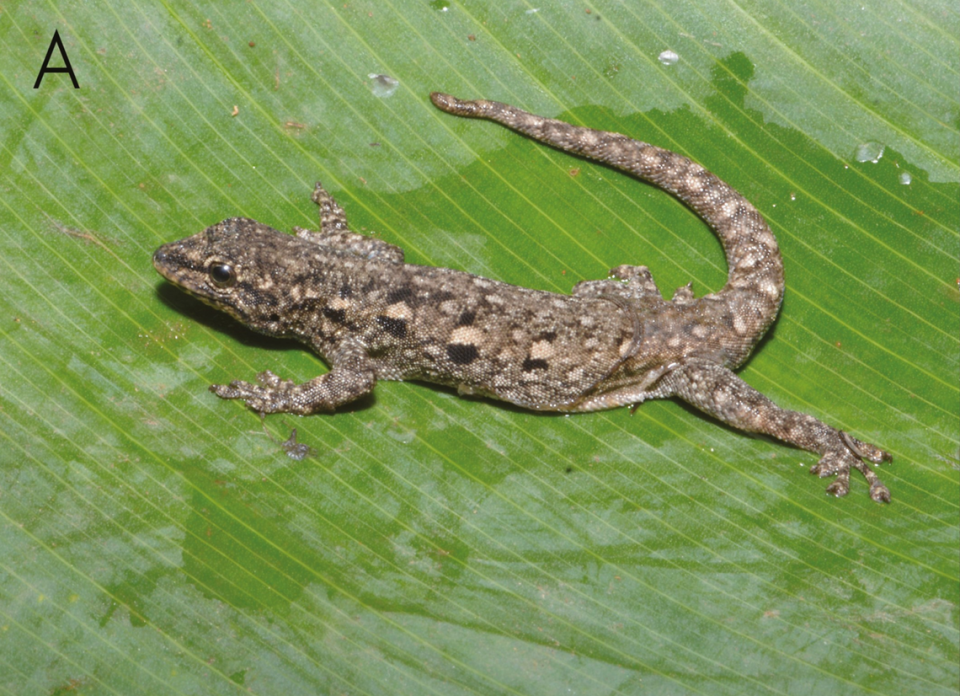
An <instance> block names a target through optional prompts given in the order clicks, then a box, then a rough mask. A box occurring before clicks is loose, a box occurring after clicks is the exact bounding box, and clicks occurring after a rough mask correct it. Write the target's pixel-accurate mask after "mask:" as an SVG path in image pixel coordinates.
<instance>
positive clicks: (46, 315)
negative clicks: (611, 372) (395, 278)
mask: <svg viewBox="0 0 960 696" xmlns="http://www.w3.org/2000/svg"><path fill="white" fill-rule="evenodd" d="M113 5H115V6H112V7H111V6H109V4H107V3H69V4H66V5H64V4H63V3H60V4H54V3H47V4H44V3H35V4H34V3H15V4H10V3H8V4H5V5H4V6H3V7H2V8H0V42H2V48H3V50H2V53H0V87H2V90H3V93H2V96H0V691H2V692H3V693H15V694H20V693H23V694H28V693H29V694H33V693H52V694H63V693H83V694H133V693H151V694H154V693H203V694H221V693H237V692H242V691H249V692H252V693H262V694H276V693H287V694H316V693H351V694H406V693H410V694H461V693H462V694H468V693H517V694H540V693H542V694H555V693H566V692H573V693H585V694H608V693H622V694H633V693H640V692H645V693H685V692H701V693H710V694H714V693H738V692H748V693H767V692H769V693H788V692H789V693H854V692H869V693H883V694H917V693H920V694H924V695H925V696H926V695H928V694H948V693H956V691H957V689H958V687H960V675H958V656H960V640H958V636H960V623H958V621H960V619H958V608H957V597H958V589H960V587H958V585H960V583H958V577H960V552H958V548H960V543H958V541H960V540H958V510H960V499H958V498H960V496H958V490H960V487H958V470H960V451H958V441H960V433H958V418H957V416H958V413H960V395H958V376H960V368H958V356H960V345H958V342H960V341H958V335H960V332H958V328H960V327H958V292H957V276H958V268H957V258H958V229H960V220H958V204H957V201H958V193H960V191H958V188H960V187H958V181H960V161H958V153H960V147H958V145H960V133H958V132H960V117H958V103H957V94H956V85H957V84H958V73H960V65H958V57H960V45H958V44H960V40H958V38H957V37H960V26H958V25H960V21H958V14H957V12H956V8H955V7H954V6H953V5H951V4H949V3H947V2H943V1H942V0H932V1H931V2H927V3H922V4H916V3H913V4H910V3H896V2H890V1H888V2H879V3H873V4H871V5H861V4H859V3H855V4H847V5H844V4H842V3H841V4H840V5H837V6H834V5H830V4H826V3H818V2H815V1H808V0H801V2H799V3H797V2H793V3H784V2H779V1H777V0H756V1H751V2H746V3H740V4H737V3H732V2H728V1H726V0H708V2H697V3H692V2H686V1H685V0H681V1H680V2H671V3H663V4H662V5H661V4H657V3H627V2H624V3H616V2H600V3H598V4H589V5H584V4H577V3H569V2H549V3H543V4H542V5H539V6H538V5H531V4H523V3H514V2H500V3H495V2H455V1H451V2H446V1H445V0H434V1H433V2H428V1H426V0H421V1H418V2H412V1H410V2H403V1H401V0H395V1H394V2H377V3H374V2H369V1H367V0H361V1H360V2H336V3H332V4H321V3H316V2H311V3H308V2H299V1H297V2H293V1H291V2H286V3H278V4H277V5H276V6H273V7H270V8H269V9H268V8H260V7H257V6H256V4H255V3H229V4H225V3H208V4H203V5H195V4H188V3H183V4H181V3H174V2H168V3H113ZM54 29H57V30H59V33H60V36H61V37H62V39H63V42H64V46H65V48H66V51H67V54H68V56H69V59H70V62H71V66H72V68H73V70H74V71H75V73H76V77H77V79H78V82H79V84H80V89H79V90H75V89H73V87H72V84H71V82H70V78H69V76H68V75H66V74H63V73H47V74H45V75H44V77H43V80H42V84H41V85H40V87H39V89H33V84H34V82H35V81H36V78H37V75H38V73H39V70H40V65H41V63H42V62H43V57H44V55H45V54H46V51H47V48H48V46H49V44H50V40H51V37H52V35H53V31H54ZM665 50H672V51H674V52H675V53H676V54H677V55H678V56H679V60H678V61H677V62H676V63H674V64H671V65H667V64H664V63H662V62H661V61H660V60H658V56H659V55H660V54H661V52H663V51H665ZM60 58H61V57H60V56H59V52H58V51H55V52H54V56H53V59H52V62H51V65H52V66H53V65H56V66H59V65H62V62H61V60H60ZM376 74H385V75H389V76H391V77H392V78H395V79H396V80H398V81H399V85H398V87H397V89H396V91H395V92H394V93H393V94H392V95H391V96H382V94H381V95H379V96H378V94H377V93H375V90H374V89H373V88H374V86H375V84H376V82H375V80H374V79H373V78H371V77H370V75H376ZM432 90H443V91H447V92H450V93H453V94H456V95H458V96H462V97H465V98H471V97H486V98H491V99H498V100H501V101H507V102H510V103H514V104H517V105H519V106H522V107H524V108H527V109H529V110H532V111H535V112H537V113H542V114H544V115H547V116H556V117H559V118H563V119H567V120H570V121H573V122H576V123H582V124H586V125H590V126H594V127H597V128H605V129H611V130H617V131H620V132H624V133H628V134H630V135H631V136H634V137H637V138H640V139H644V140H648V141H650V142H653V143H656V144H658V145H662V146H664V147H668V148H671V149H675V150H678V151H680V152H683V153H685V154H687V155H689V156H690V157H692V158H694V159H695V160H697V161H698V162H700V163H702V164H703V165H705V166H706V167H707V168H709V169H711V170H712V171H714V172H715V173H717V174H718V175H719V176H720V177H722V178H724V179H725V180H727V181H729V182H730V183H731V184H732V185H734V186H735V187H736V188H738V189H739V190H741V191H742V192H743V193H744V194H745V195H746V196H747V197H748V198H749V199H750V200H751V201H752V202H753V203H754V204H755V205H756V206H757V207H758V208H759V209H760V210H761V211H762V212H763V213H764V215H766V216H767V218H768V219H769V221H770V223H771V226H772V228H773V230H774V232H775V233H776V235H777V237H778V239H779V240H780V243H781V246H782V250H783V254H784V259H785V264H786V272H787V295H786V300H785V303H784V306H783V310H782V313H781V316H780V319H779V321H778V322H777V324H776V326H775V329H774V330H773V331H772V332H771V334H770V336H769V338H768V339H765V340H764V342H763V343H762V344H761V345H760V347H759V349H758V350H757V352H756V354H755V356H754V357H753V359H752V360H751V362H750V363H749V364H748V365H747V366H746V367H745V368H744V369H743V370H742V371H741V374H742V376H743V377H744V378H745V379H746V380H747V381H748V382H750V383H751V384H753V385H754V386H756V387H757V388H758V389H760V390H761V391H763V392H764V393H766V394H768V395H769V396H770V397H771V398H773V399H775V400H776V401H777V402H779V403H781V404H783V405H784V406H789V407H791V408H795V409H799V410H803V411H806V412H809V413H813V414H814V415H816V416H818V417H820V418H822V419H824V420H825V421H827V422H829V423H831V424H833V425H836V426H837V427H840V428H843V429H844V430H849V431H851V432H853V433H855V434H857V435H858V436H859V437H862V438H864V439H865V440H868V441H870V442H875V443H877V444H878V445H880V446H883V447H884V448H886V449H888V450H890V451H891V452H892V453H893V454H894V457H895V463H894V464H893V465H892V466H890V467H886V466H885V467H882V470H881V471H880V475H881V477H882V478H883V480H884V481H885V482H886V483H887V485H888V486H889V488H890V490H891V491H892V494H893V503H892V504H890V505H887V506H881V505H877V504H874V503H873V502H871V501H870V500H869V498H868V496H867V491H866V485H865V484H864V482H863V481H862V480H854V481H853V490H852V491H851V494H850V495H849V496H848V497H847V498H845V499H843V500H836V499H833V498H830V497H828V496H826V495H824V492H823V489H824V486H825V485H826V483H827V482H825V481H820V480H818V479H815V478H814V477H811V476H810V475H809V474H808V473H807V469H808V468H809V467H810V466H811V465H812V464H813V463H814V462H815V460H816V458H815V457H814V456H813V455H810V454H808V453H805V452H800V451H797V450H793V449H790V448H788V447H785V446H783V445H782V444H780V443H777V442H773V441H768V440H761V439H755V438H750V437H748V436H746V435H744V434H742V433H739V432H736V431H733V430H730V429H726V428H723V427H720V426H718V424H717V423H715V422H713V421H711V420H710V419H708V418H706V417H704V416H702V415H701V414H699V413H697V412H695V411H693V410H691V409H688V408H685V407H684V406H682V405H680V404H678V403H675V402H672V401H667V402H651V403H647V404H644V405H643V406H642V408H640V409H639V410H637V412H636V413H635V414H634V415H631V414H630V412H629V410H627V409H620V410H616V411H610V412H604V413H597V414H585V415H578V416H570V417H558V416H552V415H545V414H537V413H529V412H525V411H522V410H519V409H515V408H512V407H509V406H504V405H502V404H496V403H492V402H489V401H485V400H464V399H460V398H457V396H456V394H455V393H454V392H452V391H451V390H447V389H442V388H437V387H434V386H430V385H424V384H416V383H386V384H381V385H379V386H378V388H377V390H376V396H375V397H373V398H369V399H365V400H363V401H361V402H360V403H357V404H355V405H353V406H351V407H350V408H346V409H343V410H342V412H339V413H337V414H336V415H333V416H330V415H318V416H313V417H309V418H294V417H288V416H271V417H268V418H266V420H265V422H264V423H263V424H261V422H260V420H259V418H258V417H257V416H256V415H255V414H253V413H251V412H249V411H247V410H245V409H244V408H243V407H242V405H240V404H239V403H235V402H224V401H221V400H219V399H217V398H216V397H215V396H213V395H212V394H210V393H209V392H208V391H207V386H208V385H209V384H210V383H224V382H226V381H229V380H230V379H250V378H252V377H253V375H254V374H255V373H256V372H258V371H259V370H262V369H265V368H270V369H272V370H274V371H275V372H277V373H279V374H281V375H282V376H284V377H288V378H292V379H296V380H305V379H309V378H311V377H313V376H315V375H316V374H318V373H319V372H321V371H322V370H323V369H325V368H324V367H323V366H322V363H321V362H320V361H319V360H318V359H317V358H316V356H313V355H312V354H310V353H309V352H307V351H306V350H303V349H301V348H300V347H299V346H297V345H293V344H290V343H284V342H277V341H272V340H267V339H265V338H261V337H258V336H255V335H253V334H251V333H250V332H249V331H247V330H245V329H243V328H242V327H240V326H238V325H236V324H235V323H233V322H231V321H230V320H229V319H227V318H226V317H223V316H219V315H218V314H217V313H215V312H214V311H213V310H210V309H208V308H206V307H205V306H203V305H200V304H199V303H197V302H195V301H193V300H191V299H190V298H188V297H186V296H185V295H183V294H182V293H181V292H179V291H177V290H176V289H175V288H172V287H170V286H169V285H166V284H164V283H163V282H162V281H161V279H160V278H159V277H158V276H157V275H156V273H155V272H154V271H153V269H152V267H151V263H150V257H151V254H152V252H153V250H154V249H155V248H156V247H157V246H159V245H160V244H161V243H163V242H167V241H171V240H174V239H178V238H181V237H184V236H187V235H190V234H193V233H195V232H197V231H199V230H201V229H203V227H205V226H206V225H209V224H213V223H214V222H217V221H219V220H221V219H223V218H226V217H230V216H236V215H244V216H248V217H252V218H255V219H257V220H261V221H263V222H265V223H268V224H270V225H273V226H275V227H278V228H281V229H288V228H290V227H291V226H293V225H301V226H310V227H313V226H315V224H316V209H315V206H313V205H312V204H311V203H310V201H309V194H310V191H311V189H312V184H313V182H314V181H316V180H317V179H319V180H322V181H323V182H324V183H325V185H326V186H327V187H328V189H329V190H330V191H331V192H332V193H333V194H334V195H335V196H336V197H337V199H338V200H339V201H340V203H341V204H342V205H343V206H344V208H345V209H346V211H347V214H348V216H349V217H350V219H351V221H352V224H353V225H354V226H355V227H356V228H358V229H363V230H375V231H376V232H377V233H378V234H379V235H381V236H382V238H383V239H385V240H387V241H389V242H391V243H395V244H399V245H401V246H402V247H404V248H405V249H406V251H407V259H408V261H411V262H414V263H424V264H436V265H446V266H451V267H454V268H458V269H463V270H467V271H470V272H473V273H478V274H482V275H485V276H489V277H493V278H497V279H501V280H505V281H509V282H513V283H518V284H522V285H526V286H530V287H536V288H541V289H546V290H553V291H558V292H567V291H569V289H570V287H571V286H572V285H573V284H574V283H575V282H577V281H578V280H581V279H590V278H601V277H604V276H605V274H606V271H607V269H608V268H610V267H612V266H616V265H618V264H621V263H631V264H639V263H643V264H647V265H649V266H650V267H651V269H652V271H653V274H654V276H655V277H656V278H657V281H658V283H659V284H660V287H661V288H662V289H664V291H665V292H667V293H669V292H670V291H672V289H673V288H674V287H677V286H679V285H683V284H686V283H687V282H689V281H691V280H692V281H693V284H694V289H695V291H696V292H697V293H698V294H702V293H704V292H707V291H709V290H714V289H717V288H719V287H720V286H721V285H722V284H723V281H724V278H725V275H726V267H725V264H724V261H723V258H722V253H721V251H720V248H719V245H718V244H717V242H716V241H715V240H714V239H713V238H712V237H711V235H710V233H709V231H708V230H707V229H706V228H705V227H704V226H703V224H702V223H700V222H699V221H698V220H697V219H696V218H695V217H694V216H693V215H692V214H691V213H690V212H689V211H687V210H686V209H685V208H684V207H683V206H681V205H680V204H679V203H677V202H676V201H674V200H672V199H671V198H670V197H669V196H667V195H665V194H663V193H662V192H659V191H657V190H655V189H653V188H651V187H649V186H645V185H643V184H640V183H637V182H636V181H633V180H631V179H629V178H627V177H625V176H622V175H620V174H617V173H615V172H613V171H611V170H609V169H605V168H603V167H599V166H595V165H593V164H590V163H587V162H584V161H581V160H577V159H576V158H572V157H570V156H567V155H563V154H561V153H558V152H555V151H552V150H550V149H548V148H544V147H543V146H540V145H538V144H536V143H533V142H530V141H528V140H525V139H523V138H521V137H520V136H517V135H515V134H512V133H509V132H507V131H505V130H504V129H502V128H500V127H498V126H496V125H493V124H489V123H482V122H477V121H466V120H461V119H456V118H453V117H451V116H448V115H446V114H443V113H440V112H438V111H437V110H436V109H434V107H433V106H432V105H431V104H430V102H429V99H428V94H429V92H430V91H432ZM861 146H866V149H865V150H864V156H861V157H860V158H859V159H865V160H866V161H858V157H857V153H858V149H860V148H861ZM881 147H882V148H883V151H882V156H881V157H880V158H879V159H878V160H877V161H876V162H873V161H870V160H872V159H874V158H875V156H876V155H877V153H878V152H879V149H880V148H881ZM871 148H873V150H871ZM294 428H295V429H296V431H297V433H296V435H297V439H298V441H299V442H302V443H305V444H307V445H308V446H310V447H312V448H313V449H314V450H315V452H316V453H315V455H314V456H312V457H307V458H305V459H302V460H294V459H292V458H290V457H288V456H287V454H286V453H285V450H284V447H283V446H282V442H283V441H285V440H287V438H288V437H289V436H290V434H291V430H292V429H294Z"/></svg>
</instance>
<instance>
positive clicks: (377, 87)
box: [367, 73, 400, 99]
mask: <svg viewBox="0 0 960 696" xmlns="http://www.w3.org/2000/svg"><path fill="white" fill-rule="evenodd" d="M367 77H369V78H370V79H371V80H373V84H372V85H370V91H372V92H373V96H375V97H380V98H382V99H386V98H387V97H389V96H391V95H392V94H393V93H394V92H396V91H397V87H399V86H400V82H399V81H398V80H395V79H393V78H392V77H390V76H389V75H378V74H377V73H370V74H369V75H367Z"/></svg>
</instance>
